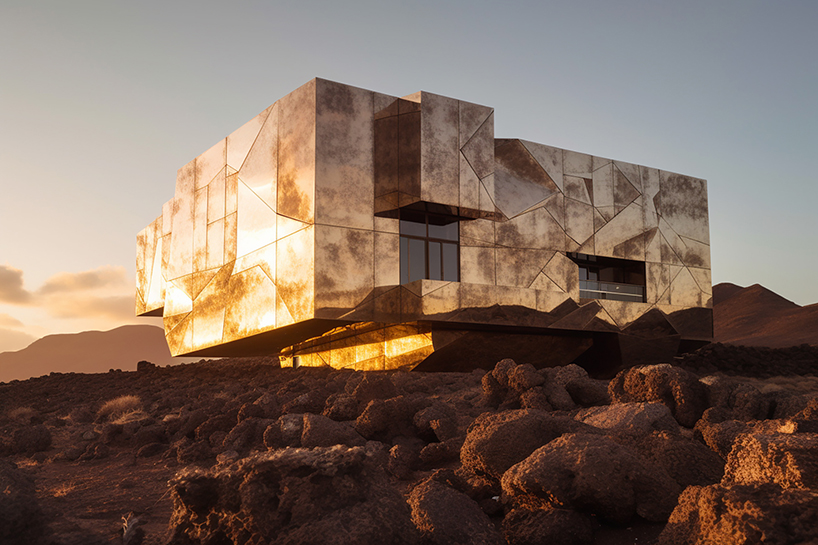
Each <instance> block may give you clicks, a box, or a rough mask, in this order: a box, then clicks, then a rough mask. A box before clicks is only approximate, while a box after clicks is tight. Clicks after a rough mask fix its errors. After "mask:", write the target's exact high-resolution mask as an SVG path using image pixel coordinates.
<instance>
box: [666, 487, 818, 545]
mask: <svg viewBox="0 0 818 545" xmlns="http://www.w3.org/2000/svg"><path fill="white" fill-rule="evenodd" d="M711 543H730V544H731V545H755V544H756V543H765V544H770V545H789V544H794V543H803V544H805V545H806V544H808V543H818V491H816V490H801V489H789V490H786V489H783V488H781V487H780V486H779V485H777V484H773V483H765V484H754V485H733V486H724V485H721V484H714V485H710V486H691V487H688V488H687V489H686V490H685V491H684V492H683V493H682V495H681V496H680V497H679V505H678V506H677V507H676V508H675V509H674V510H673V513H672V514H671V516H670V519H669V520H668V523H667V526H665V529H664V531H662V534H661V535H660V536H659V541H658V545H709V544H711Z"/></svg>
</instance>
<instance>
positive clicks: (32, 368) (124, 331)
mask: <svg viewBox="0 0 818 545" xmlns="http://www.w3.org/2000/svg"><path fill="white" fill-rule="evenodd" d="M194 359H197V358H194ZM140 360H148V361H151V362H153V363H155V364H158V365H168V364H174V363H180V362H184V361H192V359H191V358H174V357H173V356H171V355H170V350H169V349H168V345H167V342H166V341H165V334H164V332H163V331H162V328H161V327H156V326H152V325H125V326H122V327H118V328H116V329H112V330H110V331H84V332H82V333H73V334H60V335H47V336H45V337H43V338H41V339H38V340H36V341H34V342H33V343H31V344H30V345H28V346H27V347H26V348H23V349H22V350H17V351H16V352H3V353H0V382H8V381H10V380H15V379H17V380H25V379H28V378H31V377H37V376H41V375H47V374H48V373H51V372H59V373H104V372H106V371H108V370H109V369H122V370H123V371H133V370H135V369H136V364H137V362H138V361H140Z"/></svg>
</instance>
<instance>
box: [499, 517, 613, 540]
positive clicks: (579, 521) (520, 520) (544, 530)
mask: <svg viewBox="0 0 818 545" xmlns="http://www.w3.org/2000/svg"><path fill="white" fill-rule="evenodd" d="M595 526H597V523H596V522H595V521H594V520H593V518H592V517H589V516H588V515H586V514H583V513H578V512H576V511H569V510H568V509H538V510H534V511H531V510H528V509H512V510H511V511H509V513H508V514H507V515H506V516H505V518H504V519H503V536H504V537H505V538H506V543H508V545H591V544H592V543H593V542H594V528H595Z"/></svg>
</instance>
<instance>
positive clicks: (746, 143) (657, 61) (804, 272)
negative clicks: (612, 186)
mask: <svg viewBox="0 0 818 545" xmlns="http://www.w3.org/2000/svg"><path fill="white" fill-rule="evenodd" d="M816 24H818V3H816V2H814V1H810V2H807V1H804V2H794V1H793V2H787V1H784V2H772V1H765V2H761V1H747V0H741V1H717V2H713V1H702V2H694V1H686V2H678V1H675V2H662V1H642V2H638V1H624V2H611V1H605V2H601V1H600V2H583V1H572V2H568V1H566V2H542V1H540V2H502V3H501V2H495V3H489V2H403V3H391V2H382V1H381V2H374V1H373V2H361V1H358V2H308V1H302V2H287V3H285V2H234V3H227V2H218V3H214V2H167V1H165V2H114V1H107V2H103V1H100V2H82V1H74V2H64V1H48V2H35V1H31V0H25V1H18V0H4V1H3V3H2V5H0V67H2V74H0V164H1V165H2V170H0V188H1V189H2V192H1V193H0V268H4V269H3V270H2V271H0V351H2V350H4V349H12V348H10V346H11V344H9V343H8V342H6V344H5V345H4V341H3V339H4V338H5V339H9V338H11V337H14V338H15V339H16V341H15V342H16V343H17V344H18V345H20V344H22V345H24V344H25V343H23V339H24V337H22V336H21V335H25V336H28V337H26V338H33V337H38V336H40V335H42V334H45V333H53V332H71V331H79V330H82V329H88V328H89V327H93V328H100V329H107V328H110V327H115V326H116V325H118V324H121V323H124V322H125V321H128V319H129V316H128V313H129V311H130V306H128V304H129V303H128V301H127V298H128V297H129V295H130V293H131V283H132V279H133V269H134V246H135V235H136V233H137V231H139V230H140V229H141V228H142V227H144V226H145V225H147V224H148V223H149V222H150V221H151V220H153V219H154V218H155V217H156V216H158V215H159V214H160V212H161V205H162V203H164V202H165V201H166V200H168V199H169V198H170V197H172V195H173V188H174V180H175V174H176V169H178V168H179V167H180V166H182V165H184V164H185V163H187V162H188V161H189V160H191V159H192V158H193V157H195V156H196V155H198V154H199V153H201V152H203V151H204V150H206V149H207V148H209V147H210V146H211V145H212V144H214V143H215V142H217V141H218V140H220V139H221V138H223V137H224V136H225V135H227V134H228V133H230V132H231V131H232V130H234V129H235V128H237V127H239V126H240V125H241V124H243V123H244V122H245V121H247V120H249V119H250V118H251V117H253V116H254V115H255V114H257V113H258V112H260V111H261V110H263V109H264V108H266V107H267V106H268V105H270V104H272V103H273V102H274V101H275V100H277V99H278V98H280V97H282V96H283V95H285V94H287V93H288V92H290V91H292V90H293V89H295V88H296V87H298V86H300V85H301V84H303V83H305V82H306V81H308V80H310V79H311V78H313V77H316V76H319V77H323V78H327V79H331V80H336V81H341V82H343V83H348V84H351V85H356V86H359V87H364V88H367V89H373V90H377V91H381V92H384V93H389V94H394V95H406V94H409V93H412V92H415V91H418V90H426V91H431V92H434V93H439V94H443V95H448V96H453V97H457V98H460V99H463V100H467V101H471V102H477V103H480V104H485V105H488V106H491V107H493V108H495V112H496V113H495V122H496V131H495V134H496V136H497V137H519V138H524V139H527V140H533V141H536V142H542V143H545V144H549V145H553V146H557V147H562V148H568V149H574V150H578V151H584V152H588V153H592V154H595V155H600V156H606V157H612V158H615V159H620V160H623V161H629V162H634V163H639V164H644V165H648V166H653V167H659V168H662V169H665V170H670V171H675V172H680V173H683V174H688V175H692V176H697V177H701V178H705V179H707V180H708V188H709V196H710V226H711V242H712V248H711V250H712V260H713V281H714V283H718V282H724V281H729V282H734V283H737V284H740V285H749V284H753V283H760V284H763V285H764V286H766V287H768V288H770V289H772V290H773V291H775V292H777V293H779V294H781V295H783V296H785V297H787V298H789V299H791V300H794V301H795V302H797V303H799V304H802V305H806V304H811V303H815V302H818V282H816V281H815V280H814V278H815V276H816V271H818V255H816V254H817V253H816V246H817V245H818V244H816V242H818V236H817V235H816V233H818V219H816V215H815V214H814V212H813V209H814V208H815V207H816V206H817V205H818V184H816V183H815V181H814V172H815V166H814V165H815V164H816V161H817V160H818V158H816V155H818V153H816V151H818V107H816V98H818V61H816V58H818V33H816V32H815V26H816ZM97 269H99V270H97ZM20 271H22V272H20ZM84 271H94V272H92V273H87V274H86V275H85V276H78V273H82V272H84ZM58 273H69V274H68V275H64V276H62V277H58V278H57V280H60V279H61V281H62V284H60V285H61V286H63V287H62V288H61V290H62V291H59V290H58V291H57V292H55V291H54V290H53V289H51V291H49V290H48V289H44V288H43V286H44V285H45V284H46V282H47V281H48V280H49V279H51V284H49V285H50V286H52V287H53V285H55V280H54V279H53V277H54V275H56V274H58ZM72 275H73V276H72ZM20 277H21V278H22V282H23V284H22V286H20V285H19V281H20ZM4 278H5V281H6V283H7V285H6V288H5V290H6V291H5V292H4V291H3V289H4V288H3V286H2V282H3V281H4ZM78 279H84V283H83V282H79V281H78ZM15 282H17V284H16V286H17V287H16V288H15V287H14V286H12V287H11V288H9V287H8V286H9V285H11V284H14V283H15ZM9 283H10V284H9ZM57 284H59V282H57ZM14 289H17V291H18V292H20V290H23V292H25V293H26V294H29V295H30V297H29V296H28V295H25V296H23V295H21V296H19V297H17V299H16V300H15V301H14V303H13V304H12V303H11V302H10V301H11V299H14V295H13V293H12V292H13V291H14ZM10 290H11V291H10ZM4 293H5V296H4ZM21 293H22V292H21ZM55 293H57V294H63V295H60V297H59V298H57V297H56V296H55V295H54V294H55ZM49 294H50V295H49ZM18 295H19V293H18ZM4 297H5V299H3V298H4ZM21 297H22V299H21ZM72 297H73V298H72ZM4 301H5V302H4ZM71 301H74V302H75V303H73V304H69V303H70V302H71ZM81 302H82V303H81ZM131 321H134V320H131ZM4 328H5V329H4ZM3 331H5V332H6V333H5V335H6V336H5V337H3ZM9 331H10V332H11V333H9ZM15 335H16V337H15ZM10 336H11V337H10ZM12 344H13V343H12ZM19 347H21V346H17V348H19Z"/></svg>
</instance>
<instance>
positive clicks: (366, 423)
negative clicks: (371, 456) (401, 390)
mask: <svg viewBox="0 0 818 545" xmlns="http://www.w3.org/2000/svg"><path fill="white" fill-rule="evenodd" d="M390 384H391V383H390ZM428 405H429V402H428V401H426V399H425V398H423V397H420V396H418V395H412V396H397V397H393V398H390V399H373V400H372V401H370V402H369V404H368V405H367V406H366V409H364V411H363V412H362V413H361V415H360V416H359V417H358V418H357V419H356V420H355V429H356V431H357V432H358V433H359V434H361V435H362V436H363V437H365V438H366V439H375V440H378V441H383V442H385V443H391V442H392V439H393V438H394V437H396V436H411V435H414V434H415V427H414V424H413V420H414V416H415V413H417V412H418V411H419V410H420V409H422V408H424V407H426V406H428Z"/></svg>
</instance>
